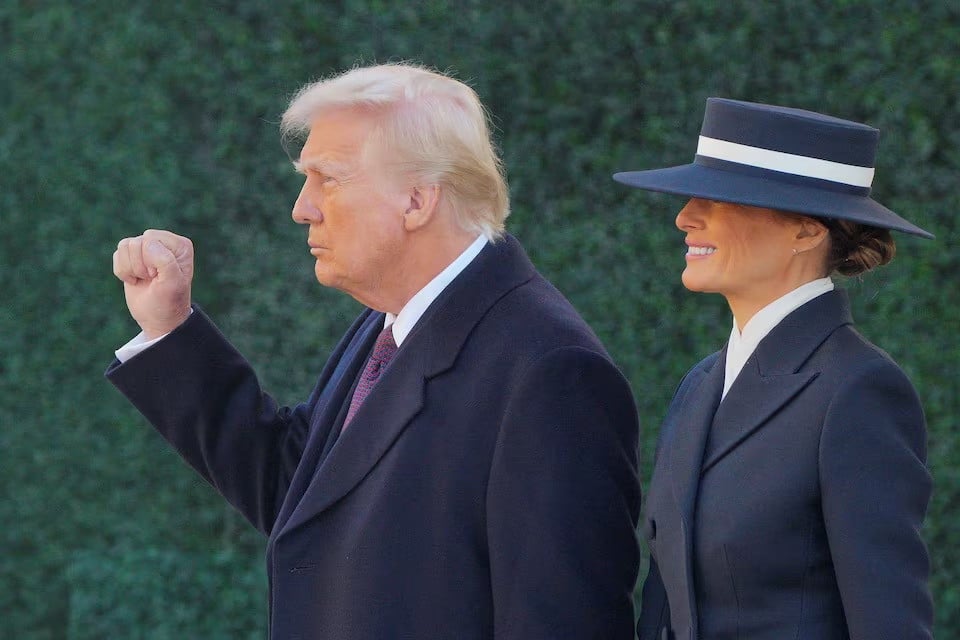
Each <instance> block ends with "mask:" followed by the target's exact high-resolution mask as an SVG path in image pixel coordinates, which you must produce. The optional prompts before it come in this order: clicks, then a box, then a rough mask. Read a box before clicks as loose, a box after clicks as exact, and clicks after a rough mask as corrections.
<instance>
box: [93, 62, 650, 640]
mask: <svg viewBox="0 0 960 640" xmlns="http://www.w3.org/2000/svg"><path fill="white" fill-rule="evenodd" d="M283 129H284V132H285V133H286V134H290V133H297V132H304V133H307V132H308V133H309V135H308V136H307V139H306V142H305V144H304V146H303V149H302V151H301V154H300V158H299V160H298V161H297V162H296V163H295V164H296V167H297V168H298V170H299V171H300V172H302V173H303V174H304V176H305V181H304V185H303V189H302V191H301V193H300V196H299V198H298V199H297V201H296V203H295V204H294V207H293V219H294V220H295V221H296V222H298V223H300V224H303V225H306V226H308V228H309V232H308V244H309V247H310V253H311V254H312V255H313V256H314V257H315V258H316V264H315V272H316V276H317V279H318V280H319V281H320V283H321V284H323V285H325V286H330V287H335V288H337V289H340V290H342V291H344V292H346V293H348V294H350V295H351V296H353V297H354V298H356V299H357V300H358V301H360V302H361V303H363V304H364V305H366V306H367V307H368V309H366V310H365V311H364V312H363V313H361V314H360V317H359V318H357V320H356V321H355V322H354V323H353V326H351V327H350V328H349V329H348V330H347V333H346V334H345V335H344V337H343V339H342V340H341V341H340V343H339V344H338V345H337V347H336V348H335V349H334V350H333V352H332V354H331V355H330V359H329V360H328V362H327V364H326V366H325V367H324V369H323V371H322V373H321V374H320V379H319V381H318V383H317V386H316V388H315V389H314V390H313V392H312V393H311V395H310V397H309V398H308V399H307V400H306V401H305V402H303V403H302V404H300V405H299V406H297V407H295V408H292V409H288V408H280V407H278V406H277V405H276V404H275V403H274V401H273V400H272V399H271V398H270V397H268V396H267V395H265V394H264V393H263V392H262V391H261V390H260V387H259V385H258V383H257V379H256V376H255V374H254V372H253V370H252V369H251V367H250V365H248V364H247V363H246V361H245V360H244V359H243V358H242V357H241V356H240V355H239V354H238V353H237V352H236V351H235V350H234V349H233V348H232V347H231V345H230V344H229V343H228V342H227V341H226V339H225V338H224V337H223V336H222V335H221V334H220V333H219V332H218V331H217V329H216V328H215V327H214V325H213V324H212V322H211V321H210V320H209V319H208V318H207V317H206V316H205V315H204V313H203V312H202V311H201V310H200V309H198V308H197V307H195V306H193V307H192V306H191V304H192V302H191V298H190V283H191V279H192V275H193V250H192V246H191V243H190V241H189V240H188V239H186V238H182V237H179V236H177V235H174V234H173V233H170V232H166V231H153V230H151V231H146V232H145V233H144V234H143V235H142V236H139V237H136V238H127V239H124V240H122V241H121V242H120V244H119V245H118V248H117V251H116V253H115V254H114V272H115V274H116V275H117V277H118V278H120V279H121V280H123V282H124V291H125V294H126V298H127V304H128V307H129V309H130V312H131V315H132V316H133V317H134V319H135V320H136V321H137V323H138V324H139V325H140V327H141V328H142V330H143V331H142V334H141V335H140V336H138V337H137V338H135V339H134V340H133V343H132V344H129V345H126V346H125V347H123V348H121V350H120V351H118V354H117V355H118V361H116V362H114V363H113V365H111V367H110V368H109V369H108V371H107V376H108V378H109V379H110V380H111V382H113V383H114V384H115V385H116V386H117V387H118V388H119V389H120V390H121V391H122V392H123V393H124V394H125V395H126V396H127V397H128V398H129V399H130V400H131V401H132V402H133V403H134V404H135V405H136V406H137V407H138V409H139V410H140V411H141V412H142V413H143V414H144V415H145V416H146V417H147V418H148V419H149V420H150V422H152V423H153V425H154V426H155V427H156V428H157V429H158V430H159V431H160V433H161V434H163V436H164V437H165V438H166V439H167V440H169V441H170V442H171V444H173V446H174V447H176V449H177V450H178V451H179V452H180V454H181V455H182V456H183V457H184V458H185V459H186V460H187V462H189V463H190V464H191V465H192V466H193V467H194V468H195V469H197V471H198V472H199V473H201V474H202V475H203V477H204V478H206V479H207V480H208V481H209V482H210V483H211V484H212V485H213V486H214V487H216V488H217V490H218V491H220V493H222V494H223V495H224V497H226V498H227V500H229V501H230V503H231V504H232V505H233V506H234V507H236V508H237V509H238V510H239V511H240V512H241V513H243V515H244V516H245V517H246V518H247V519H249V520H250V522H251V523H252V524H253V525H254V526H256V527H257V528H258V529H259V530H260V531H262V532H263V533H264V534H266V535H267V536H269V541H268V544H267V569H268V573H269V579H270V611H271V620H270V629H271V637H273V638H283V639H285V640H286V639H291V638H303V639H307V638H310V639H313V638H318V639H319V638H336V639H338V640H342V639H354V638H370V639H373V638H377V639H384V638H391V639H392V638H455V639H456V640H468V639H472V638H497V639H504V638H518V639H521V638H522V639H524V640H530V639H534V638H578V639H582V638H604V639H607V638H621V637H623V638H629V637H632V624H633V609H632V600H631V593H632V589H633V586H634V581H635V579H636V573H637V570H638V563H639V559H638V547H637V543H636V539H635V535H634V528H635V525H636V520H637V516H638V508H639V497H640V495H639V484H638V479H637V458H636V448H637V431H638V429H637V423H636V411H635V407H634V405H633V399H632V396H631V392H630V388H629V386H628V384H627V382H626V381H625V380H624V378H623V377H622V375H621V374H620V373H619V372H618V370H617V368H616V367H615V366H614V364H613V363H612V362H611V360H610V358H609V357H608V356H607V354H606V353H605V351H604V349H603V347H602V346H601V345H600V343H599V341H598V340H597V338H596V337H595V336H594V335H593V333H592V332H591V331H590V329H589V328H588V327H587V326H586V324H585V323H584V322H583V320H582V319H581V318H580V317H579V316H578V315H577V314H576V312H575V311H574V309H573V308H572V307H571V306H570V304H569V303H568V302H567V301H566V300H565V299H564V298H563V297H562V296H561V294H560V293H559V292H558V291H557V290H556V289H554V288H553V287H552V286H551V285H550V284H549V283H548V282H547V281H546V280H544V279H543V278H542V277H541V276H540V275H539V274H538V273H537V272H536V271H535V270H534V268H533V266H532V265H531V264H530V262H529V261H528V259H527V257H526V255H525V254H524V252H523V250H522V249H521V248H520V246H519V244H518V243H517V241H516V240H515V239H513V238H512V237H510V236H505V235H504V234H503V222H504V219H505V218H506V216H507V213H508V197H507V190H506V184H505V181H504V179H503V176H502V171H501V167H500V161H499V159H498V158H497V156H496V154H495V152H494V151H493V148H492V145H491V141H490V133H489V128H488V125H487V122H486V117H485V115H484V111H483V108H482V107H481V105H480V102H479V99H478V98H477V96H476V94H475V93H474V92H473V91H472V90H471V89H470V88H468V87H467V86H465V85H464V84H462V83H460V82H458V81H455V80H453V79H451V78H448V77H445V76H443V75H439V74H437V73H434V72H430V71H427V70H424V69H420V68H417V67H414V66H409V65H384V66H375V67H369V68H360V69H354V70H352V71H350V72H347V73H345V74H343V75H340V76H338V77H335V78H332V79H329V80H326V81H321V82H318V83H315V84H311V85H308V86H307V87H305V88H304V89H303V90H302V91H301V92H300V93H299V94H298V95H297V96H296V97H295V98H294V99H293V101H292V103H291V105H290V107H289V108H288V110H287V112H286V113H285V114H284V118H283ZM131 352H132V353H135V354H136V355H131ZM121 361H122V362H121Z"/></svg>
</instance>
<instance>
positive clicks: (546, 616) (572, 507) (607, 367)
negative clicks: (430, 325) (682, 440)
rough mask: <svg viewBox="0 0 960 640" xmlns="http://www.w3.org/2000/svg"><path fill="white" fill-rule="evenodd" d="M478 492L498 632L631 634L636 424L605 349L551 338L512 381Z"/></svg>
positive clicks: (525, 639) (502, 639)
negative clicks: (483, 503) (482, 494)
mask: <svg viewBox="0 0 960 640" xmlns="http://www.w3.org/2000/svg"><path fill="white" fill-rule="evenodd" d="M511 395H512V397H511V400H510V402H509V406H508V408H507V411H506V415H505V417H504V420H503V423H502V424H501V431H500V435H499V438H498V441H497V445H496V451H495V453H494V457H493V461H492V464H491V470H490V481H489V486H488V491H487V533H488V548H489V554H490V574H491V582H492V584H491V586H492V592H493V602H494V628H495V633H494V637H495V638H497V640H507V639H517V640H520V639H522V640H536V639H538V638H551V639H562V638H576V639H578V640H583V639H588V638H603V639H605V640H617V639H619V638H633V631H634V629H633V624H634V618H633V602H632V592H633V588H634V585H635V583H636V577H637V571H638V565H639V547H638V544H637V538H636V524H637V518H638V512H639V505H640V485H639V480H638V474H637V464H638V463H637V441H638V426H637V414H636V408H635V406H634V402H633V396H632V393H631V391H630V387H629V385H628V383H627V382H626V380H625V379H624V378H623V376H622V375H621V374H620V372H619V371H618V370H617V369H616V367H615V366H614V365H613V364H612V363H611V362H610V361H609V360H608V359H607V358H605V357H604V356H602V355H600V354H598V353H595V352H592V351H589V350H586V349H582V348H576V347H570V348H562V349H557V350H555V351H552V352H550V353H548V354H547V355H545V356H543V357H542V358H541V359H540V360H539V361H538V362H536V363H534V364H533V365H531V366H530V367H529V368H528V370H527V371H526V373H525V374H524V375H523V377H522V380H521V382H520V383H519V384H518V385H516V387H515V388H514V389H513V391H512V394H511Z"/></svg>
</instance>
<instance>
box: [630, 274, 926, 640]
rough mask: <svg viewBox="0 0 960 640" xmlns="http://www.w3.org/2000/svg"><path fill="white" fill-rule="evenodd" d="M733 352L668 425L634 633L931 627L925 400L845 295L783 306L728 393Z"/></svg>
mask: <svg viewBox="0 0 960 640" xmlns="http://www.w3.org/2000/svg"><path fill="white" fill-rule="evenodd" d="M724 363H725V350H722V351H720V352H718V353H715V354H713V355H711V356H709V357H708V358H706V359H705V360H703V361H702V362H701V363H699V364H698V365H697V366H696V367H694V368H693V369H692V370H691V371H690V372H689V373H688V374H687V375H686V377H685V378H684V380H683V381H682V383H681V384H680V387H679V389H678V390H677V393H676V395H675V396H674V399H673V402H672V403H671V405H670V408H669V410H668V413H667V416H666V418H665V420H664V423H663V425H662V428H661V433H660V441H659V443H658V446H657V459H656V463H655V468H654V473H653V479H652V481H651V484H650V488H649V491H648V498H647V504H646V510H645V516H644V520H643V528H644V533H645V537H646V539H647V543H648V545H649V548H650V554H651V561H650V571H649V574H648V576H647V578H646V581H645V583H644V587H643V596H642V602H641V612H640V621H639V624H638V633H639V636H640V639H641V640H651V639H656V640H660V639H661V638H685V639H688V638H689V639H693V638H701V639H704V640H706V639H720V638H723V639H727V638H730V639H733V638H738V639H741V640H784V639H787V638H790V639H794V638H795V639H800V640H834V639H836V640H839V639H846V638H855V639H860V640H867V639H869V640H879V639H883V638H891V639H896V640H909V639H913V638H930V637H931V626H932V617H933V613H932V604H931V599H930V594H929V591H928V587H927V578H928V573H929V562H928V558H927V552H926V548H925V546H924V543H923V541H922V540H921V537H920V527H921V523H922V522H923V518H924V514H925V512H926V508H927V503H928V501H929V498H930V490H931V481H930V476H929V474H928V472H927V469H926V466H925V458H926V427H925V423H924V418H923V411H922V409H921V407H920V402H919V400H918V398H917V395H916V393H915V391H914V389H913V387H912V386H911V384H910V382H909V380H908V379H907V378H906V376H905V375H904V373H903V372H902V371H901V370H900V368H899V367H898V366H897V365H896V364H895V363H894V362H893V361H892V360H891V359H890V357H889V356H887V354H885V353H884V352H883V351H881V350H880V349H878V348H877V347H875V346H873V345H872V344H870V343H869V342H867V341H866V340H865V339H864V338H863V337H861V336H860V335H859V334H858V333H857V332H856V330H855V329H854V328H853V321H852V319H851V316H850V310H849V303H848V300H847V296H846V294H845V293H844V292H843V291H839V290H836V291H832V292H830V293H827V294H824V295H822V296H819V297H817V298H815V299H813V300H812V301H810V302H808V303H806V304H805V305H803V306H801V307H800V308H799V309H797V310H796V311H794V312H793V313H791V314H790V315H788V316H787V317H786V318H785V319H784V320H783V321H782V322H781V323H780V324H779V325H777V326H776V327H775V328H774V329H773V331H771V332H770V333H769V334H768V335H767V337H766V338H764V340H763V341H762V342H761V343H760V344H759V346H758V347H757V349H756V351H755V352H754V353H753V355H751V356H750V358H749V359H748V360H747V362H746V364H745V366H744V368H743V371H742V372H741V373H740V375H739V376H738V378H737V380H736V381H735V382H734V384H733V386H732V387H731V388H730V391H729V392H728V394H727V396H726V397H725V398H724V400H723V402H722V403H721V402H720V394H721V390H722V388H723V377H724ZM718 405H719V406H718Z"/></svg>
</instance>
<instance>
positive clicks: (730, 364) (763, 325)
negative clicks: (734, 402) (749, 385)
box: [721, 278, 833, 397]
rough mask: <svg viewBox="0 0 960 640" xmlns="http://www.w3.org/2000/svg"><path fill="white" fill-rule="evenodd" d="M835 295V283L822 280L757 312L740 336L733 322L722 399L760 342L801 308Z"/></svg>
mask: <svg viewBox="0 0 960 640" xmlns="http://www.w3.org/2000/svg"><path fill="white" fill-rule="evenodd" d="M828 291H833V280H831V279H830V278H820V279H818V280H812V281H810V282H808V283H806V284H802V285H800V286H799V287H797V288H796V289H794V290H793V291H791V292H790V293H788V294H786V295H784V296H782V297H780V298H777V299H776V300H774V301H773V302H771V303H770V304H768V305H767V306H765V307H764V308H763V309H761V310H760V311H758V312H757V313H756V315H754V316H753V317H752V318H750V320H749V321H748V322H747V324H746V325H744V327H743V332H742V333H741V332H740V331H739V330H738V329H737V321H736V319H734V321H733V330H732V331H731V332H730V341H729V342H728V343H727V362H726V370H725V372H724V378H723V396H721V397H726V395H727V391H729V390H730V387H731V386H732V385H733V383H734V381H735V380H736V379H737V376H739V375H740V371H742V370H743V365H745V364H746V362H747V359H748V358H750V356H751V355H753V352H754V351H755V350H756V348H757V345H758V344H760V341H761V340H763V339H764V338H766V337H767V334H768V333H770V332H771V331H772V330H773V328H774V327H776V326H777V325H778V324H780V322H781V321H782V320H783V319H784V318H786V317H787V316H788V315H790V313H791V312H793V311H795V310H796V309H798V308H799V307H801V306H802V305H804V304H806V303H808V302H810V301H811V300H813V299H814V298H816V297H817V296H821V295H823V294H825V293H827V292H828Z"/></svg>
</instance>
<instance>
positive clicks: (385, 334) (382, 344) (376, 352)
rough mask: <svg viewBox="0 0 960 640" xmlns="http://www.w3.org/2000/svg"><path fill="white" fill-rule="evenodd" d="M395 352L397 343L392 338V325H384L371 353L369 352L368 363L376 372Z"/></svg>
mask: <svg viewBox="0 0 960 640" xmlns="http://www.w3.org/2000/svg"><path fill="white" fill-rule="evenodd" d="M396 352H397V343H396V341H395V340H394V339H393V325H389V326H387V327H384V329H383V331H381V332H380V335H379V336H377V341H376V342H375V343H374V345H373V353H372V354H370V364H371V367H372V368H373V369H375V370H376V372H377V373H379V372H380V369H382V368H383V367H385V366H386V365H387V363H388V362H390V359H391V358H393V355H394V354H395V353H396Z"/></svg>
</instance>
